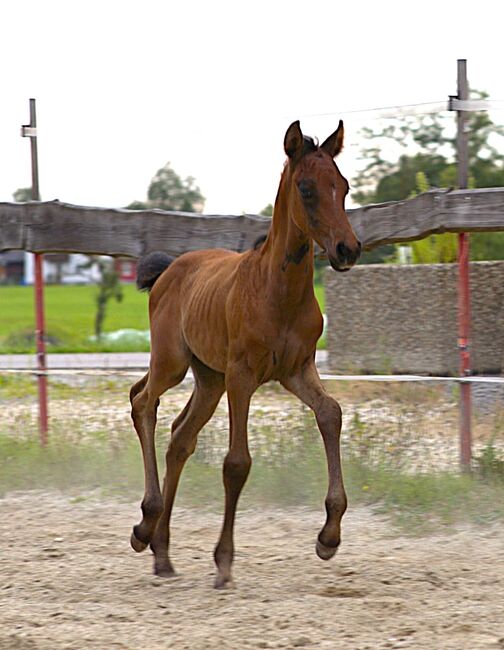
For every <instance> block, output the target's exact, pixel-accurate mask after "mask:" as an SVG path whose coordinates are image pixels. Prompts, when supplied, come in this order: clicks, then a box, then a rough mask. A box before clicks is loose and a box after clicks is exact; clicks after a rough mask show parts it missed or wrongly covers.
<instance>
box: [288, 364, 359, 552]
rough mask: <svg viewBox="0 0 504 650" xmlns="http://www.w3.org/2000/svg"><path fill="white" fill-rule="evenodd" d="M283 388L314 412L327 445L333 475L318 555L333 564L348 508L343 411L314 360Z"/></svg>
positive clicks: (328, 460) (330, 471) (320, 534)
mask: <svg viewBox="0 0 504 650" xmlns="http://www.w3.org/2000/svg"><path fill="white" fill-rule="evenodd" d="M282 384H283V385H284V387H285V388H287V390H289V391H290V392H291V393H293V394H294V395H296V396H297V397H299V399H300V400H301V401H302V402H304V403H305V404H306V405H307V406H309V407H310V408H311V409H312V410H313V412H314V413H315V418H316V420H317V425H318V428H319V429H320V433H321V434H322V438H323V441H324V447H325V452H326V458H327V468H328V474H329V485H328V490H327V496H326V500H325V507H326V513H327V519H326V523H325V525H324V527H323V528H322V530H321V531H320V533H319V536H318V539H317V544H316V551H317V555H318V556H319V557H320V558H321V559H322V560H329V559H330V558H332V557H333V555H334V554H335V553H336V550H337V548H338V546H339V544H340V542H341V519H342V517H343V514H344V513H345V510H346V507H347V499H346V494H345V488H344V485H343V474H342V471H341V457H340V433H341V408H340V405H339V404H338V402H337V401H336V400H335V399H334V398H332V397H331V396H330V395H329V394H328V393H327V392H326V390H325V388H324V386H323V384H322V382H321V380H320V377H319V375H318V372H317V368H316V367H315V362H314V361H313V360H311V361H310V362H309V363H307V364H306V365H305V366H304V367H303V369H302V370H301V372H300V373H298V374H297V375H295V376H293V377H289V379H288V380H286V381H284V382H282Z"/></svg>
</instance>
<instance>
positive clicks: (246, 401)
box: [214, 368, 257, 589]
mask: <svg viewBox="0 0 504 650" xmlns="http://www.w3.org/2000/svg"><path fill="white" fill-rule="evenodd" d="M256 388H257V383H256V382H255V381H254V380H253V379H252V377H251V376H250V375H249V374H248V373H247V369H242V368H235V369H234V370H233V371H231V372H230V371H228V373H227V374H226V390H227V394H228V405H229V451H228V453H227V455H226V458H225V460H224V467H223V480H224V490H225V512H224V522H223V525H222V530H221V534H220V538H219V541H218V543H217V546H216V547H215V551H214V559H215V564H216V565H217V577H216V579H215V584H214V586H215V588H216V589H223V588H225V587H228V586H232V584H233V581H232V575H231V566H232V563H233V558H234V539H233V537H234V521H235V515H236V506H237V504H238V499H239V497H240V493H241V491H242V489H243V486H244V485H245V482H246V480H247V477H248V474H249V471H250V467H251V465H252V459H251V457H250V453H249V449H248V440H247V419H248V412H249V405H250V398H251V396H252V394H253V392H254V390H255V389H256Z"/></svg>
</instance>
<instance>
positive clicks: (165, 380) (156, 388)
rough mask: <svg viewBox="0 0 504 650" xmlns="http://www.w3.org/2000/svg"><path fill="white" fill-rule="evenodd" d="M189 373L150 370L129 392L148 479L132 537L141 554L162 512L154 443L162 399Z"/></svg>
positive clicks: (182, 369)
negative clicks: (165, 393) (162, 396)
mask: <svg viewBox="0 0 504 650" xmlns="http://www.w3.org/2000/svg"><path fill="white" fill-rule="evenodd" d="M186 371H187V366H186V367H185V368H179V369H178V372H175V373H174V372H171V373H168V374H167V375H166V376H163V375H160V374H159V373H158V372H154V373H153V372H152V369H151V371H149V372H148V373H147V374H146V375H145V377H143V378H142V379H141V380H140V381H139V382H137V383H136V384H135V385H134V386H133V387H132V389H131V391H130V400H131V407H132V408H131V417H132V419H133V424H134V426H135V430H136V432H137V435H138V438H139V440H140V446H141V448H142V457H143V464H144V477H145V490H144V498H143V500H142V506H141V508H142V520H141V522H140V523H139V524H137V525H136V526H134V527H133V532H132V534H131V546H132V548H133V549H134V550H135V551H137V552H138V553H139V552H141V551H143V550H144V549H145V548H147V546H148V544H149V543H150V540H151V538H152V535H153V534H154V530H155V528H156V524H157V521H158V519H159V517H160V516H161V513H162V512H163V499H162V496H161V490H160V488H159V475H158V468H157V462H156V448H155V441H154V440H155V430H156V419H157V418H156V416H157V409H158V406H159V397H160V396H161V395H162V394H163V393H164V392H165V391H166V390H168V389H169V388H171V387H172V386H175V385H176V384H178V383H180V382H181V381H182V379H183V378H184V376H185V373H186Z"/></svg>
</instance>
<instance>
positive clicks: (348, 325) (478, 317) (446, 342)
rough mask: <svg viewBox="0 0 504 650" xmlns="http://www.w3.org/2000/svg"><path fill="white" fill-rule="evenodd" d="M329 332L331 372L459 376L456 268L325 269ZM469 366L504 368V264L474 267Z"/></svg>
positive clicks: (488, 370)
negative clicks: (337, 270)
mask: <svg viewBox="0 0 504 650" xmlns="http://www.w3.org/2000/svg"><path fill="white" fill-rule="evenodd" d="M324 283H325V288H326V315H327V319H328V325H327V330H326V338H327V347H328V352H329V365H330V367H331V369H332V370H337V371H345V372H352V371H353V372H369V373H390V372H397V373H421V374H430V375H446V374H448V375H456V374H458V368H459V357H458V349H457V337H458V321H457V265H456V264H432V265H430V264H429V265H427V264H415V265H407V266H399V265H389V264H373V265H368V266H364V265H362V266H357V267H355V268H354V269H352V270H351V271H350V272H348V273H336V272H334V271H333V270H332V269H330V268H328V269H326V271H325V273H324ZM470 283H471V310H472V321H471V346H470V350H471V366H472V369H473V370H474V371H475V372H476V373H500V372H502V370H503V365H504V262H473V263H471V265H470Z"/></svg>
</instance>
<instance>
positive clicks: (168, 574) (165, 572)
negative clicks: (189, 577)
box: [154, 566, 177, 578]
mask: <svg viewBox="0 0 504 650" xmlns="http://www.w3.org/2000/svg"><path fill="white" fill-rule="evenodd" d="M154 575H155V576H158V578H174V577H175V576H176V575H177V574H176V573H175V571H174V570H173V567H171V566H163V567H156V566H155V567H154Z"/></svg>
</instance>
